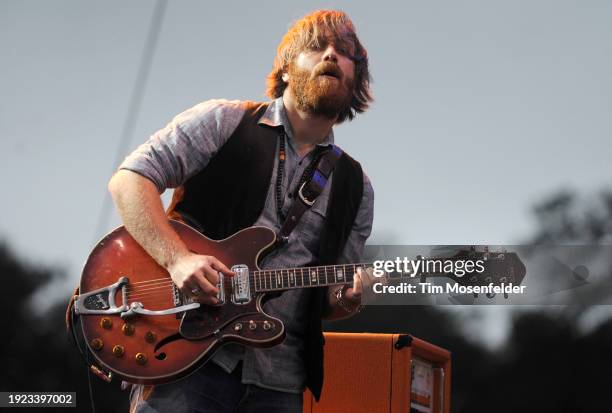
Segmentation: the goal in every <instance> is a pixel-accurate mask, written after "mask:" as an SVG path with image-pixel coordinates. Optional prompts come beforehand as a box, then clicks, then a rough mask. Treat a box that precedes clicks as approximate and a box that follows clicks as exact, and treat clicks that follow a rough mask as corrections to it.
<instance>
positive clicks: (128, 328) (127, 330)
mask: <svg viewBox="0 0 612 413" xmlns="http://www.w3.org/2000/svg"><path fill="white" fill-rule="evenodd" d="M121 330H122V331H123V334H125V335H126V336H131V335H133V334H134V330H135V328H134V324H130V323H125V324H124V325H123V327H121Z"/></svg>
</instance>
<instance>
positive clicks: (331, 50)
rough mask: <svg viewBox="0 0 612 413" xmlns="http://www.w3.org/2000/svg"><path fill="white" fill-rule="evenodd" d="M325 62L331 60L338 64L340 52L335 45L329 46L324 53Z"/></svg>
mask: <svg viewBox="0 0 612 413" xmlns="http://www.w3.org/2000/svg"><path fill="white" fill-rule="evenodd" d="M323 60H331V61H333V62H336V63H337V62H338V51H337V50H336V48H335V47H334V45H333V44H330V45H328V46H327V48H326V49H325V51H324V52H323Z"/></svg>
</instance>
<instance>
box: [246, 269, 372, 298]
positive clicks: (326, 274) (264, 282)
mask: <svg viewBox="0 0 612 413" xmlns="http://www.w3.org/2000/svg"><path fill="white" fill-rule="evenodd" d="M372 266H373V264H371V263H370V264H343V265H324V266H320V267H301V268H291V269H280V270H260V271H255V272H253V282H254V287H255V291H257V292H270V291H283V290H291V289H295V288H309V287H327V286H331V285H343V284H352V282H353V274H354V273H356V272H357V268H364V269H365V268H370V267H372Z"/></svg>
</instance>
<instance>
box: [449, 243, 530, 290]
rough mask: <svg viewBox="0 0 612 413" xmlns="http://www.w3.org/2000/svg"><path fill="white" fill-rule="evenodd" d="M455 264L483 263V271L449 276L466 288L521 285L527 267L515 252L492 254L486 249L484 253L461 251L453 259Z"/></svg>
mask: <svg viewBox="0 0 612 413" xmlns="http://www.w3.org/2000/svg"><path fill="white" fill-rule="evenodd" d="M451 259H452V260H453V261H455V262H461V261H463V262H475V263H478V262H480V263H482V264H481V266H480V267H479V268H482V271H479V272H477V271H474V272H470V273H467V272H466V273H465V274H462V275H461V274H458V273H457V271H455V272H454V273H451V274H448V276H449V277H450V278H452V279H453V280H455V281H456V282H457V283H458V284H461V285H466V286H475V285H489V284H493V285H501V284H506V285H508V284H513V285H515V286H518V285H520V284H521V283H522V282H523V279H524V278H525V273H526V269H525V265H524V264H523V262H522V261H521V259H520V258H519V256H518V255H517V254H516V253H515V252H507V251H501V252H492V251H488V249H486V248H485V250H484V251H476V249H475V248H471V249H469V250H461V251H459V252H457V253H456V254H455V255H454V256H453V257H452V258H451Z"/></svg>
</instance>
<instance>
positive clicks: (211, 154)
mask: <svg viewBox="0 0 612 413" xmlns="http://www.w3.org/2000/svg"><path fill="white" fill-rule="evenodd" d="M369 83H370V75H369V71H368V59H367V52H366V50H365V48H364V47H363V46H362V44H361V43H360V42H359V39H358V38H357V35H356V33H355V28H354V26H353V23H352V22H351V20H350V19H349V18H348V16H347V15H346V14H345V13H343V12H340V11H330V10H322V11H316V12H314V13H312V14H310V15H307V16H305V17H304V18H302V19H301V20H299V21H297V22H296V23H295V24H294V25H293V27H292V28H291V29H290V30H289V31H288V32H287V34H286V35H285V36H284V37H283V39H282V41H281V43H280V45H279V47H278V51H277V56H276V58H275V61H274V67H273V70H272V72H271V73H270V75H269V76H268V95H269V96H270V98H271V99H273V100H272V101H270V102H267V103H254V102H240V101H227V100H210V101H206V102H203V103H200V104H198V105H196V106H195V107H193V108H191V109H189V110H187V111H185V112H183V113H181V114H179V115H178V116H176V117H175V118H174V119H173V120H172V121H171V122H170V123H169V124H168V125H167V126H166V127H165V128H164V129H162V130H160V131H158V132H157V133H155V134H154V135H153V136H152V137H151V138H150V139H149V140H148V141H147V142H146V143H145V144H143V145H141V146H140V147H139V148H138V149H137V150H136V151H135V152H133V153H132V154H131V155H129V156H128V157H127V158H126V160H125V161H124V162H123V163H122V165H121V166H120V168H119V170H118V172H117V173H116V174H115V175H114V176H113V177H112V179H111V181H110V183H109V190H110V192H111V194H112V196H113V200H114V202H115V204H116V207H117V209H118V211H119V214H120V216H121V218H122V220H123V222H124V225H125V227H126V228H127V230H128V231H129V232H130V234H131V235H132V236H133V237H134V239H135V240H136V241H137V242H138V243H139V244H140V245H141V246H142V247H143V248H144V249H145V250H146V251H147V252H148V253H149V254H150V255H151V256H152V257H153V258H154V259H155V260H156V262H157V263H158V264H159V265H161V266H162V267H164V268H165V269H167V271H168V272H169V273H170V276H171V277H172V280H173V281H174V283H175V284H176V285H177V287H178V288H179V289H180V290H181V291H182V292H183V293H184V294H185V295H187V296H189V297H192V298H193V299H194V300H196V301H199V302H201V303H202V304H204V305H214V304H216V303H217V302H218V299H217V293H218V292H219V291H218V288H217V283H218V279H219V275H218V274H219V273H221V274H225V275H229V276H231V275H232V271H230V269H229V268H228V267H227V266H226V265H225V264H224V263H222V262H220V261H219V260H218V259H217V258H215V257H213V256H205V255H198V254H195V253H193V252H191V251H189V250H188V248H187V247H186V246H185V244H184V243H183V241H181V239H180V238H179V237H178V235H177V234H176V233H175V232H174V230H173V229H172V227H171V226H170V225H169V223H168V215H169V216H170V217H172V218H175V219H180V220H181V221H183V222H185V223H187V224H189V225H191V226H193V227H194V228H196V229H197V230H199V231H200V232H202V233H203V234H204V235H206V236H208V237H209V238H213V239H222V238H226V237H228V236H229V235H231V234H233V233H234V232H236V231H238V230H240V229H243V228H246V227H248V226H252V225H263V226H266V227H269V228H272V229H274V230H275V231H277V232H278V231H280V230H281V227H282V226H283V224H284V223H285V222H286V220H287V214H288V213H289V211H290V210H291V208H292V206H293V204H294V203H296V202H306V201H304V197H303V194H302V191H301V188H302V186H303V184H304V182H307V181H308V180H311V179H313V174H314V172H313V171H314V170H315V167H316V162H317V161H318V160H320V159H321V157H323V156H324V155H325V154H326V153H327V152H328V151H330V150H335V151H337V153H339V154H341V155H340V156H339V158H338V159H337V161H336V162H335V166H334V169H333V172H332V174H331V176H330V179H329V181H328V182H327V183H326V184H325V186H324V187H323V189H322V192H320V194H319V195H318V196H317V197H316V202H315V203H314V204H313V205H312V206H310V207H309V208H308V209H307V210H306V211H305V212H304V213H303V215H302V217H301V218H300V219H299V222H297V225H295V227H294V230H293V231H292V232H291V233H290V234H289V235H288V236H286V237H285V239H284V241H285V242H282V243H279V244H278V245H277V246H276V248H275V249H274V250H273V251H272V252H270V253H269V254H268V255H267V256H266V257H264V258H263V259H262V260H261V261H260V267H262V268H264V269H266V268H270V269H273V268H292V267H300V266H301V267H303V266H311V265H324V264H327V265H328V264H336V263H350V262H360V261H359V260H360V258H361V254H362V252H363V247H364V243H365V241H366V239H367V237H368V236H369V235H370V232H371V228H372V219H373V201H374V193H373V189H372V186H371V185H370V182H369V180H368V178H367V177H366V175H365V174H364V173H363V171H362V169H361V167H360V165H359V163H358V162H357V161H355V160H353V159H352V158H351V157H349V156H348V155H347V154H345V153H343V152H342V151H339V150H338V149H337V147H335V146H334V145H333V132H332V126H333V125H335V124H338V123H341V122H343V121H345V120H352V119H353V118H354V117H355V115H356V114H357V113H361V112H363V111H364V110H365V109H366V108H367V107H368V104H369V103H370V102H371V100H372V97H371V94H370V89H369ZM167 188H176V189H175V191H174V196H173V200H172V203H171V205H170V208H169V211H168V215H166V213H165V212H164V210H163V205H162V202H161V200H160V196H159V195H160V193H162V192H163V191H164V190H165V189H167ZM361 274H362V273H361V271H358V272H357V273H356V274H355V275H354V277H353V285H352V287H351V288H341V289H335V288H329V289H327V288H307V289H299V290H291V291H287V292H285V293H283V294H282V295H280V296H278V297H274V298H271V299H269V300H268V301H267V302H266V303H265V305H264V310H265V311H266V313H268V314H270V315H271V316H274V317H277V318H279V319H281V320H282V321H283V322H284V324H285V329H286V338H285V340H284V341H283V342H282V343H281V344H279V345H277V346H275V347H272V348H268V349H254V348H249V347H242V346H239V345H236V344H228V345H226V346H224V347H222V348H221V349H220V350H219V351H217V353H215V355H214V356H213V358H212V359H211V360H210V361H209V362H208V363H206V364H205V365H204V366H203V367H202V368H201V369H199V370H198V371H196V372H195V373H193V374H191V375H190V376H188V377H187V378H185V379H183V380H181V381H178V382H175V383H171V384H166V385H158V386H155V387H150V386H149V387H144V386H135V387H134V389H133V390H132V404H131V407H132V410H133V411H138V412H167V411H173V412H191V411H197V412H266V413H271V412H301V411H302V393H303V391H304V390H305V388H306V387H308V388H309V389H310V390H311V391H312V393H313V394H314V395H315V397H316V398H317V399H318V398H319V397H320V393H321V388H322V381H323V351H322V348H323V335H322V328H321V320H322V319H323V318H328V319H333V318H341V317H347V316H350V315H351V314H352V313H354V312H356V311H357V310H358V308H359V306H360V304H361V303H360V300H361V293H362V284H361V283H362V281H361V280H362V278H361V277H362V275H361ZM340 368H341V366H340Z"/></svg>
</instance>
